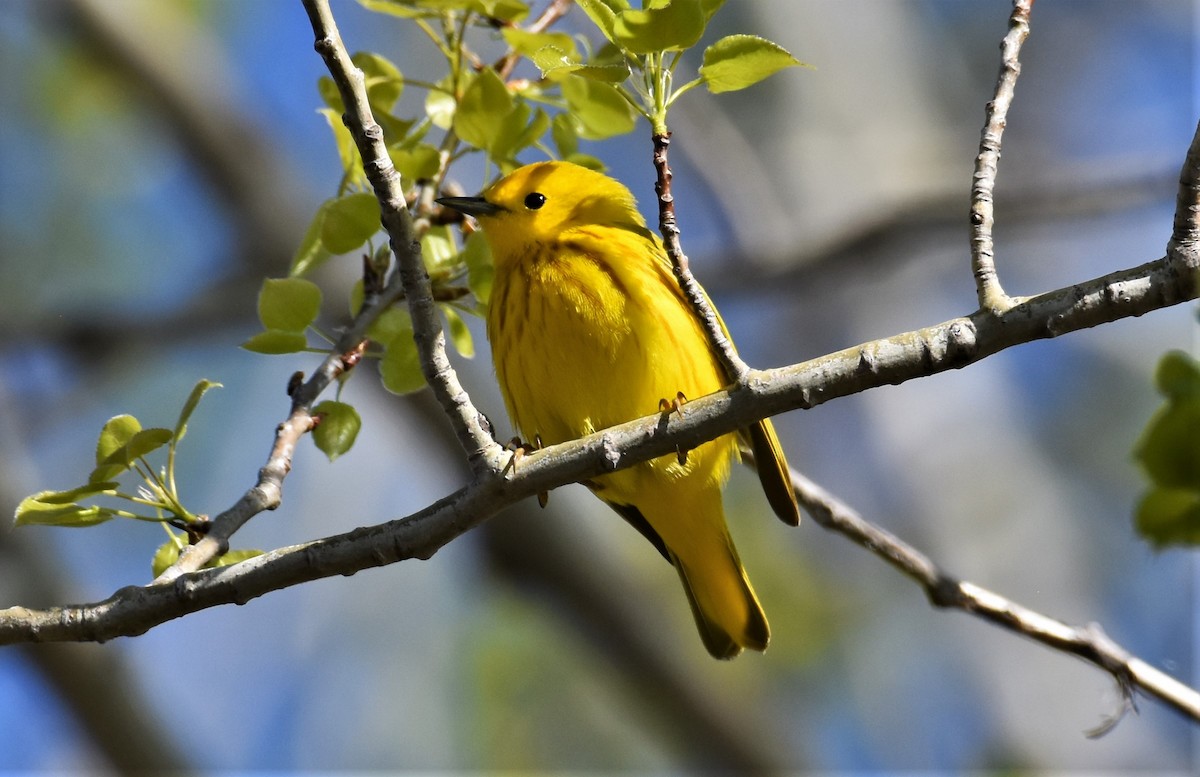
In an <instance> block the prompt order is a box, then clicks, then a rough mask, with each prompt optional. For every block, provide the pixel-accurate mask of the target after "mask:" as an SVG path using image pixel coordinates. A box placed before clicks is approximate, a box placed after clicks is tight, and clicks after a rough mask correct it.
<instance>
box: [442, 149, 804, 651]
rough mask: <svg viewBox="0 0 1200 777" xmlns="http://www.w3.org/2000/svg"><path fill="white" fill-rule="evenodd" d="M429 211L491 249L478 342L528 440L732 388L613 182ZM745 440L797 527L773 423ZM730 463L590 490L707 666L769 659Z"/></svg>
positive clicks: (684, 466) (699, 464) (574, 178)
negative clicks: (674, 607)
mask: <svg viewBox="0 0 1200 777" xmlns="http://www.w3.org/2000/svg"><path fill="white" fill-rule="evenodd" d="M438 202H439V203H441V204H443V205H446V206H448V207H451V208H454V209H456V210H459V211H461V212H463V213H467V214H470V215H471V216H474V217H475V218H476V219H477V220H478V222H479V224H480V226H482V228H483V233H484V236H485V237H486V238H487V241H488V244H489V246H490V247H491V251H492V259H493V262H494V264H495V279H494V282H493V286H492V295H491V300H490V303H489V305H488V313H487V333H488V340H489V341H490V342H491V345H492V359H493V361H494V363H495V367H496V376H497V378H498V380H499V383H500V389H501V391H502V393H503V394H504V401H505V404H506V405H507V407H508V413H509V415H510V416H511V418H512V421H513V423H515V424H516V426H517V428H518V429H519V430H520V432H521V434H522V435H523V437H524V439H526V440H540V441H541V443H543V444H547V445H548V444H554V443H560V442H565V441H568V440H573V439H576V438H578V437H581V436H583V435H587V434H590V433H592V432H595V431H597V430H599V429H604V428H606V427H609V426H613V425H614V424H619V423H622V422H625V421H630V420H632V419H634V418H640V417H642V416H645V415H649V414H650V413H653V412H655V411H656V410H658V409H660V401H661V400H663V399H668V400H671V399H672V398H676V397H677V396H678V395H679V394H682V395H683V396H684V397H686V398H688V399H694V398H698V397H701V396H704V395H706V394H711V393H713V392H715V391H718V390H720V389H721V388H722V387H724V386H725V385H726V382H727V381H726V379H725V375H724V373H723V370H722V368H721V366H720V363H719V362H718V361H717V359H716V357H715V356H714V354H713V352H712V349H711V348H710V346H709V342H708V339H707V337H706V336H705V334H704V330H703V328H702V326H701V324H700V322H699V320H698V319H697V317H696V316H695V315H694V314H693V312H692V310H691V308H690V307H689V306H688V304H687V301H686V300H685V298H684V296H683V293H682V291H681V290H680V288H679V284H678V283H677V281H676V280H675V276H674V275H673V274H672V270H671V265H670V262H669V260H668V259H667V256H666V253H665V251H664V250H663V247H662V243H661V241H659V239H658V237H657V236H656V235H655V234H654V233H652V232H651V231H650V230H649V229H647V228H646V222H645V221H644V220H643V219H642V217H641V215H640V214H639V213H638V210H637V207H636V204H635V201H634V198H633V195H632V194H631V193H630V192H629V190H628V189H626V188H625V187H624V186H623V185H621V184H620V183H618V182H617V181H615V180H613V179H612V178H609V177H607V176H605V175H602V174H600V173H597V172H594V171H592V170H588V169H587V168H584V167H580V166H578V165H574V164H570V163H567V162H541V163H537V164H532V165H527V166H525V167H522V168H520V169H518V170H516V171H514V172H513V173H511V174H510V175H508V176H506V177H504V178H502V179H501V180H499V181H497V182H496V183H494V184H493V185H492V186H490V187H489V188H488V189H487V190H486V191H484V193H483V194H482V195H481V196H479V197H445V198H442V199H440V200H438ZM722 326H724V325H723V324H722ZM741 434H742V435H743V437H744V438H745V439H747V440H748V442H749V443H750V444H751V447H752V449H753V451H754V453H755V457H756V460H757V461H758V464H759V477H760V479H761V481H762V484H763V487H764V490H765V491H766V494H767V497H768V500H769V501H770V503H771V505H772V507H773V508H774V509H775V512H776V513H777V514H778V515H779V517H780V518H781V519H783V520H784V521H785V522H786V523H788V524H791V525H796V524H797V523H799V520H800V514H799V511H798V510H797V507H796V501H795V497H794V495H793V493H792V488H791V484H790V478H789V476H788V468H787V463H786V462H785V460H784V456H783V451H782V449H781V448H780V446H779V440H778V439H777V438H776V436H775V431H774V429H773V428H772V426H771V423H770V421H762V422H759V423H756V424H754V425H753V426H752V427H750V428H749V429H746V430H743V431H742V432H741ZM737 456H738V444H737V436H736V435H733V434H728V435H725V436H723V437H720V438H718V439H716V440H713V441H712V442H707V443H704V444H703V445H701V446H700V447H698V448H696V449H695V450H692V451H689V452H688V454H687V456H686V457H682V456H676V455H669V456H663V457H661V458H657V459H654V460H652V461H647V462H644V463H642V464H638V465H636V466H633V467H630V468H628V469H624V470H621V471H619V472H614V473H612V474H610V475H604V476H601V477H597V478H596V479H595V480H594V481H591V482H590V483H588V486H589V487H590V488H591V489H592V491H593V492H594V493H595V494H596V495H597V496H598V497H600V498H601V499H603V500H604V501H605V502H606V503H607V504H608V505H610V506H611V507H612V508H613V509H615V510H616V511H617V512H618V513H619V514H620V515H621V516H622V517H624V518H625V519H626V520H627V521H629V523H631V524H632V525H633V526H634V527H635V528H637V529H638V530H639V531H641V533H642V534H643V535H645V536H646V538H647V539H649V540H650V542H652V543H653V544H654V546H655V547H657V548H658V550H659V551H660V552H661V553H662V554H663V555H664V556H665V557H666V558H667V560H668V561H670V562H671V563H672V564H673V565H674V566H675V569H676V570H678V572H679V578H680V580H681V581H682V582H683V587H684V590H685V591H686V592H687V596H688V601H689V603H690V604H691V607H692V613H693V615H694V616H695V618H696V625H697V627H698V628H699V630H700V637H701V639H703V641H704V646H705V647H706V648H707V649H708V652H709V653H711V654H712V655H713V656H715V657H717V658H733V657H734V656H736V655H738V654H739V653H741V652H742V649H743V648H750V649H752V650H765V649H766V647H767V642H768V640H769V639H770V629H769V627H768V625H767V618H766V615H765V614H764V613H763V610H762V606H761V605H760V604H759V602H758V597H757V596H755V594H754V589H753V588H752V587H751V585H750V580H749V579H748V578H747V577H746V572H745V570H744V569H743V567H742V564H741V561H739V559H738V554H737V550H736V549H735V548H734V545H733V540H732V539H731V538H730V536H729V529H728V528H727V526H726V524H725V513H724V510H723V509H722V506H721V491H722V488H723V486H724V484H725V481H726V479H727V478H728V476H729V469H730V464H731V462H732V461H733V460H734V459H735V458H736V457H737ZM681 458H683V459H684V460H683V461H682V462H681V461H680V459H681Z"/></svg>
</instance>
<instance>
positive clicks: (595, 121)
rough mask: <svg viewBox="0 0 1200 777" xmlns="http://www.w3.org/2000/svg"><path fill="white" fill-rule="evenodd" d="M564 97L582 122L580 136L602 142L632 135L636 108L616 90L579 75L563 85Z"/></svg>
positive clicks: (580, 122)
mask: <svg viewBox="0 0 1200 777" xmlns="http://www.w3.org/2000/svg"><path fill="white" fill-rule="evenodd" d="M562 93H563V97H565V98H566V100H567V104H568V105H570V106H571V110H572V111H573V112H574V114H575V116H576V118H578V120H579V124H580V127H579V136H580V137H583V138H587V139H588V140H602V139H604V138H608V137H612V136H613V135H622V134H624V133H626V132H631V131H632V130H633V128H634V126H635V124H636V122H637V116H636V114H635V113H634V112H633V108H632V106H630V104H629V103H628V102H627V101H626V100H625V98H624V97H622V96H621V93H620V92H619V91H617V89H616V87H614V86H610V85H609V84H605V83H601V82H599V81H592V80H590V79H587V78H580V77H579V76H571V77H570V78H568V79H567V80H566V81H563V84H562Z"/></svg>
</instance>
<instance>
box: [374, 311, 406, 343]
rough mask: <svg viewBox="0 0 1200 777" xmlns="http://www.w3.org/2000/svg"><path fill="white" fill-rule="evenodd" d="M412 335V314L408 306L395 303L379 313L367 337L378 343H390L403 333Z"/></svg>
mask: <svg viewBox="0 0 1200 777" xmlns="http://www.w3.org/2000/svg"><path fill="white" fill-rule="evenodd" d="M404 333H407V334H408V336H409V337H412V316H411V315H410V314H409V312H408V308H406V307H403V306H402V305H394V306H392V307H390V308H388V309H387V310H385V311H383V313H381V314H380V315H379V318H377V319H375V321H373V322H372V323H371V326H370V328H368V329H367V337H369V338H371V339H372V340H374V341H375V342H377V343H390V342H391V341H392V340H394V339H396V338H397V337H399V336H400V335H401V334H404Z"/></svg>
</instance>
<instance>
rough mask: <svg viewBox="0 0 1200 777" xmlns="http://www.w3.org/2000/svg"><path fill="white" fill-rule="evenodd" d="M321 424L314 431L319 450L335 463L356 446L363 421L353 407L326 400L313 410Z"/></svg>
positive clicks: (313, 436)
mask: <svg viewBox="0 0 1200 777" xmlns="http://www.w3.org/2000/svg"><path fill="white" fill-rule="evenodd" d="M312 412H313V415H314V416H320V418H321V422H320V423H319V424H317V426H316V428H315V429H313V431H312V438H313V442H314V443H316V446H317V448H318V449H319V450H320V451H321V452H322V453H324V454H325V455H326V456H328V457H329V460H330V461H333V460H334V459H336V458H337V457H338V456H341V455H342V454H343V453H345V452H346V451H348V450H350V448H351V446H353V445H354V440H355V439H356V438H357V437H358V430H359V429H361V428H362V419H361V418H360V417H359V415H358V411H357V410H355V409H354V407H353V406H352V405H348V404H346V403H345V402H334V401H332V400H326V401H324V402H322V403H321V404H319V405H317V406H316V407H314V408H313V410H312Z"/></svg>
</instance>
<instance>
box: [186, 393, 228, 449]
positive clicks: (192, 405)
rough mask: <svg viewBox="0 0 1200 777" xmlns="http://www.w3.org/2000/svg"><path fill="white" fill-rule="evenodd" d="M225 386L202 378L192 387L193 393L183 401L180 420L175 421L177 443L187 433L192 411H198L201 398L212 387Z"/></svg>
mask: <svg viewBox="0 0 1200 777" xmlns="http://www.w3.org/2000/svg"><path fill="white" fill-rule="evenodd" d="M215 388H224V387H223V386H222V385H221V384H220V383H217V382H216V381H213V380H200V381H199V382H197V383H196V385H195V386H193V387H192V393H191V394H189V395H188V398H187V401H186V402H184V403H183V410H180V411H179V420H178V421H176V422H175V443H176V444H178V443H179V441H180V440H182V439H183V436H184V435H185V434H187V422H188V419H189V418H191V417H192V413H194V412H195V411H196V406H197V405H199V404H200V400H201V398H203V396H204V395H205V394H207V393H208V392H209V390H210V389H215Z"/></svg>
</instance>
